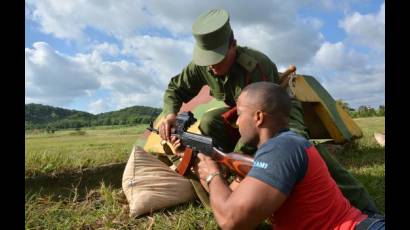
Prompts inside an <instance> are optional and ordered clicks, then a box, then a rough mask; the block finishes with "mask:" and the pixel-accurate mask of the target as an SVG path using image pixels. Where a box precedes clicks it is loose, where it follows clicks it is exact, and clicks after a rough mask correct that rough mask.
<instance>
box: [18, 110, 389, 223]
mask: <svg viewBox="0 0 410 230" xmlns="http://www.w3.org/2000/svg"><path fill="white" fill-rule="evenodd" d="M355 121H356V122H357V124H358V125H359V126H360V127H361V128H362V130H363V133H364V137H363V138H362V139H359V140H357V141H355V142H354V143H352V144H349V146H346V147H345V149H344V150H343V151H341V152H339V153H337V154H335V156H336V157H337V158H338V159H339V161H340V162H341V163H342V164H343V165H344V166H345V167H346V168H347V169H348V170H349V171H350V172H351V173H352V174H353V175H354V176H355V177H356V178H357V179H358V180H359V181H360V182H362V183H363V184H364V186H365V187H366V188H367V189H368V191H369V193H370V195H371V196H372V197H373V198H374V199H375V202H376V205H377V207H378V208H379V209H380V210H381V211H382V213H384V206H385V199H384V195H385V191H384V189H385V181H384V176H385V162H384V159H385V154H384V148H383V147H380V146H379V145H378V144H377V143H376V141H375V140H374V137H373V133H374V132H383V131H384V122H385V121H384V117H375V118H358V119H355ZM144 129H145V126H138V127H127V128H119V129H112V128H110V129H94V130H91V129H90V130H87V129H84V131H85V132H86V135H76V134H72V133H71V132H74V131H65V132H57V133H55V134H47V135H45V134H41V135H40V134H30V135H27V136H26V175H32V174H36V173H52V172H56V171H61V170H74V169H75V168H78V167H94V166H97V165H100V164H104V163H110V162H113V161H118V162H125V161H126V160H127V158H128V154H129V152H130V151H131V148H132V145H133V144H135V143H136V139H137V136H138V133H141V132H143V131H144ZM137 142H138V141H137ZM139 142H140V143H141V141H139ZM50 162H51V163H50ZM47 165H49V166H47ZM25 201H26V204H25V210H26V211H25V220H26V229H217V226H216V223H215V220H214V218H213V215H212V213H211V212H209V211H207V210H206V209H205V208H204V207H203V206H202V205H201V204H199V203H198V202H191V203H188V204H184V205H180V206H177V207H175V208H171V209H166V210H163V211H160V212H155V213H153V214H151V215H148V216H145V217H141V218H138V219H130V218H129V217H128V205H127V202H126V200H125V197H124V195H123V194H122V192H121V188H119V187H117V188H113V187H110V186H107V185H105V184H101V185H100V186H99V187H98V188H96V189H91V190H89V191H88V194H87V196H86V197H85V198H83V199H79V196H78V193H77V190H76V189H74V188H73V189H72V190H71V194H70V196H63V197H61V196H60V194H54V195H47V196H44V195H41V194H40V193H31V192H29V193H27V192H26V198H25Z"/></svg>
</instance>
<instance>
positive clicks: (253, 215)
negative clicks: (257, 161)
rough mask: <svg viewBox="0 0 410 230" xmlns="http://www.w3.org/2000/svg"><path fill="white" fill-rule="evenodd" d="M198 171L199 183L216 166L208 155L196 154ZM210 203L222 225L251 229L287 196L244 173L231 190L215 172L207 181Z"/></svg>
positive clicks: (223, 226)
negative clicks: (242, 177)
mask: <svg viewBox="0 0 410 230" xmlns="http://www.w3.org/2000/svg"><path fill="white" fill-rule="evenodd" d="M198 158H199V159H200V162H199V164H198V166H197V169H196V170H197V172H198V174H199V176H200V178H201V183H202V184H203V185H204V186H207V185H206V182H205V179H206V177H207V176H208V175H209V174H211V173H215V172H219V168H218V166H217V164H216V162H214V161H213V160H212V159H211V158H209V157H207V156H205V155H203V154H198ZM208 189H209V193H210V201H211V207H212V210H213V213H214V216H215V218H216V221H217V222H218V224H219V226H220V227H221V228H222V229H252V228H254V227H256V226H257V225H258V224H259V223H261V222H262V221H263V220H265V219H266V218H267V217H269V216H270V215H272V214H273V213H274V212H275V211H276V210H277V209H278V208H279V207H280V206H281V205H282V204H283V202H284V201H285V200H286V195H285V194H284V193H282V192H280V191H279V190H278V189H276V188H274V187H272V186H271V185H268V184H266V183H264V182H262V181H260V180H258V179H255V178H253V177H249V176H247V177H245V178H244V179H243V180H242V182H241V183H240V184H239V185H238V186H236V189H235V190H234V191H232V190H231V189H230V188H229V186H228V185H227V184H226V181H225V180H224V179H223V178H222V177H220V176H215V177H214V178H213V179H212V180H211V182H210V183H209V187H208Z"/></svg>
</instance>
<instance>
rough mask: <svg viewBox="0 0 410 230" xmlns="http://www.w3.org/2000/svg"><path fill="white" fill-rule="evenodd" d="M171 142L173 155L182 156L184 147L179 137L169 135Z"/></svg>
mask: <svg viewBox="0 0 410 230" xmlns="http://www.w3.org/2000/svg"><path fill="white" fill-rule="evenodd" d="M171 144H172V147H174V150H175V155H177V156H180V157H183V156H184V150H185V147H184V146H183V145H182V143H181V139H179V138H178V137H176V136H171Z"/></svg>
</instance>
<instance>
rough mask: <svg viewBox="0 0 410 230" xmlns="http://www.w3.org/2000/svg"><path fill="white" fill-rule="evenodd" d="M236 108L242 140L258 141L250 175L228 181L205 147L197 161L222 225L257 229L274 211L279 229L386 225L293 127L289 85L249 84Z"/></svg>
mask: <svg viewBox="0 0 410 230" xmlns="http://www.w3.org/2000/svg"><path fill="white" fill-rule="evenodd" d="M237 108H238V120H237V125H238V126H239V131H240V134H241V136H242V138H243V140H244V141H245V142H246V143H249V144H252V145H255V146H257V147H258V151H257V152H256V153H255V160H254V165H253V167H252V169H251V170H250V171H249V173H248V175H247V176H246V177H245V178H244V179H243V180H242V181H241V183H235V182H234V183H233V184H231V186H228V184H227V182H226V180H225V179H224V178H223V177H221V174H220V169H219V167H218V165H217V163H216V162H215V161H213V160H212V159H211V158H209V157H207V156H205V155H203V154H201V153H200V154H198V158H199V159H200V161H199V163H198V164H197V165H196V167H195V170H196V172H197V174H198V175H199V177H200V179H201V183H202V184H203V186H204V187H205V188H206V189H207V190H208V191H209V194H210V202H211V207H212V210H213V213H214V216H215V218H216V221H217V223H218V224H219V226H220V227H221V228H222V229H252V228H254V227H256V226H257V225H258V224H259V223H261V222H262V221H263V220H265V219H266V218H269V217H270V219H271V221H272V224H273V227H274V229H275V230H280V229H292V230H295V229H355V228H356V229H359V228H362V227H364V228H363V229H384V219H383V218H381V219H377V218H375V219H372V218H369V217H368V216H367V215H366V214H363V213H362V212H361V211H360V210H358V209H357V208H355V207H353V206H352V205H351V204H350V203H349V201H348V200H347V199H346V198H345V197H344V196H343V194H342V192H341V191H340V189H339V188H338V186H337V185H336V183H335V181H334V180H333V179H332V177H331V176H330V174H329V171H328V169H327V166H326V164H325V163H324V161H323V159H322V158H321V157H320V155H319V153H318V152H317V150H316V148H315V147H314V145H313V144H311V143H310V142H309V141H308V140H306V139H305V138H303V137H302V136H300V135H298V134H296V133H294V132H292V131H290V130H289V129H288V121H289V111H290V98H289V96H288V95H287V93H286V91H285V90H283V89H282V88H280V87H279V86H278V85H276V84H274V83H270V82H257V83H253V84H250V85H249V86H247V87H246V88H245V89H243V90H242V92H241V94H240V96H239V98H238V101H237ZM176 143H177V142H174V146H175V145H177V144H176ZM370 225H372V226H373V227H377V226H379V225H380V228H368V227H369V226H370Z"/></svg>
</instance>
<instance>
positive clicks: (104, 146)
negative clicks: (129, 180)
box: [25, 124, 148, 177]
mask: <svg viewBox="0 0 410 230" xmlns="http://www.w3.org/2000/svg"><path fill="white" fill-rule="evenodd" d="M147 126H148V125H145V124H143V125H138V126H131V127H96V128H87V129H81V130H79V131H76V130H64V131H56V132H55V133H53V134H51V133H45V132H42V133H35V132H31V133H27V134H26V137H25V139H26V141H25V175H26V177H30V176H35V175H42V174H56V173H60V172H65V171H70V170H76V169H81V168H90V167H96V166H99V165H102V164H107V163H116V162H126V161H127V160H128V157H129V154H130V152H131V150H132V147H133V145H141V144H142V139H141V138H140V137H139V136H140V135H141V134H142V133H143V132H144V131H145V128H146V127H147Z"/></svg>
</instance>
